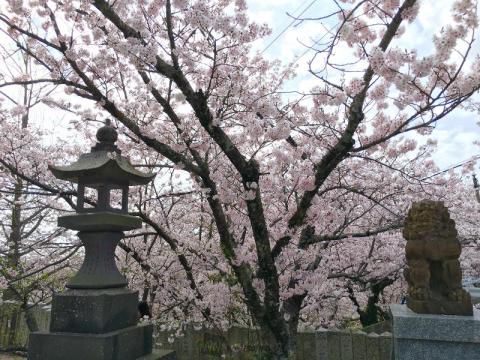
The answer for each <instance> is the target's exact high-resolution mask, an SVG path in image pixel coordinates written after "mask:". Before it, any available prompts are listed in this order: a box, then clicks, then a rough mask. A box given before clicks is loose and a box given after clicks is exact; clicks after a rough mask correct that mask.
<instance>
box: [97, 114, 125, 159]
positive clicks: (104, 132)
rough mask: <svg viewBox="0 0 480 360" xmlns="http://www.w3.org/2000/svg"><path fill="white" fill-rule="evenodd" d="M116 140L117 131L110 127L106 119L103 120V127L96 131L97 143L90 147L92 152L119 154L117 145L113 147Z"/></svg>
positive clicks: (110, 124)
mask: <svg viewBox="0 0 480 360" xmlns="http://www.w3.org/2000/svg"><path fill="white" fill-rule="evenodd" d="M117 139H118V133H117V130H115V128H114V127H113V126H112V122H111V121H110V119H107V120H105V125H104V126H102V127H101V128H100V129H98V131H97V140H98V143H97V144H96V145H95V146H94V147H92V151H115V152H117V153H120V150H119V149H118V148H117V145H115V141H117Z"/></svg>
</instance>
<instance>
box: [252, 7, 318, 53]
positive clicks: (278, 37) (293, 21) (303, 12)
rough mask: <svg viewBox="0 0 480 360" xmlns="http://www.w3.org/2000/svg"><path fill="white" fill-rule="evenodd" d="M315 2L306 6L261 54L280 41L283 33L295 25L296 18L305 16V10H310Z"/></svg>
mask: <svg viewBox="0 0 480 360" xmlns="http://www.w3.org/2000/svg"><path fill="white" fill-rule="evenodd" d="M307 1H308V0H305V1H304V2H303V3H302V4H301V5H300V6H299V7H297V8H296V9H295V10H294V13H295V12H296V11H297V10H299V9H300V8H301V7H302V6H303V5H305V4H306V3H307ZM316 2H317V0H313V1H312V2H311V3H310V4H308V6H307V7H306V8H305V9H303V11H302V12H301V13H300V14H298V15H296V16H295V18H294V19H293V20H292V21H291V22H290V24H288V25H287V26H286V27H285V28H284V29H283V30H282V31H281V32H280V34H278V35H277V36H276V37H275V39H273V40H272V41H271V42H270V43H269V44H268V45H267V47H266V48H265V49H263V51H262V52H261V54H263V53H264V52H265V51H267V50H268V49H269V48H270V47H271V46H272V45H273V44H274V43H275V42H276V41H277V40H278V39H280V37H281V36H282V35H283V34H285V32H286V31H287V30H288V29H289V28H290V27H291V26H292V25H293V24H295V23H296V22H297V21H298V18H299V17H300V16H302V15H303V14H305V12H307V10H308V9H310V8H311V7H312V6H313V4H315V3H316Z"/></svg>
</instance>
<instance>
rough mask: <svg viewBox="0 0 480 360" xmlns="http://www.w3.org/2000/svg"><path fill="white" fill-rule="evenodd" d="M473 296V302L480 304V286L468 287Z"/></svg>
mask: <svg viewBox="0 0 480 360" xmlns="http://www.w3.org/2000/svg"><path fill="white" fill-rule="evenodd" d="M465 290H467V291H468V292H469V293H470V296H471V297H472V304H480V287H469V288H466V289H465Z"/></svg>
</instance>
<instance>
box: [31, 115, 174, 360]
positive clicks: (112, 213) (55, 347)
mask: <svg viewBox="0 0 480 360" xmlns="http://www.w3.org/2000/svg"><path fill="white" fill-rule="evenodd" d="M117 137H118V135H117V132H116V130H115V129H114V128H113V127H112V126H111V124H110V122H109V121H107V122H106V124H105V126H103V127H102V128H100V129H99V130H98V132H97V140H98V142H97V144H96V145H95V146H93V147H92V149H91V152H90V153H87V154H83V155H81V156H80V158H79V159H78V160H77V161H76V162H74V163H73V164H71V165H67V166H49V169H50V170H51V171H52V173H53V174H54V175H55V176H56V177H57V178H59V179H62V180H67V181H71V182H74V183H77V184H78V197H77V199H78V200H77V209H76V210H77V211H76V214H72V215H65V216H61V217H59V219H58V225H59V226H61V227H65V228H67V229H71V230H76V231H78V236H79V238H80V239H81V241H82V243H83V245H84V247H85V259H84V262H83V264H82V266H81V268H80V270H79V271H78V273H77V274H76V275H75V276H74V277H73V278H72V279H71V280H70V281H69V282H68V284H67V285H66V287H67V290H66V291H65V292H63V293H60V294H55V295H54V297H53V301H52V314H51V321H50V331H49V332H36V333H32V334H31V335H30V339H29V353H28V359H30V360H46V359H48V360H65V359H69V360H77V359H78V360H84V359H89V360H136V359H151V360H154V359H174V355H173V353H168V354H158V353H152V325H145V324H143V325H137V322H138V318H139V316H138V310H137V305H138V293H137V292H134V291H131V290H129V289H128V288H127V287H126V286H127V281H126V279H125V277H124V276H123V275H122V274H121V273H120V272H119V271H118V269H117V266H116V264H115V248H116V246H117V244H118V242H119V241H120V239H121V238H122V237H123V232H124V231H128V230H133V229H137V228H140V227H141V224H142V222H141V220H140V219H139V218H137V217H134V216H130V215H128V190H129V186H136V185H145V184H147V183H148V182H150V181H151V180H152V179H153V178H154V176H155V175H154V174H145V173H142V172H140V171H138V170H136V169H135V168H134V167H133V166H132V165H131V164H130V162H129V161H128V159H126V158H125V157H123V156H122V155H121V152H120V150H119V149H118V148H117V146H116V145H115V142H116V140H117ZM88 188H90V189H91V190H92V191H93V192H96V193H97V201H96V203H95V204H94V206H90V207H89V206H87V200H86V198H85V195H86V190H87V189H88ZM113 192H119V193H120V196H121V201H120V206H115V204H112V200H113V197H112V194H113ZM88 202H89V203H91V202H90V201H88ZM91 204H92V203H91ZM92 205H93V204H92Z"/></svg>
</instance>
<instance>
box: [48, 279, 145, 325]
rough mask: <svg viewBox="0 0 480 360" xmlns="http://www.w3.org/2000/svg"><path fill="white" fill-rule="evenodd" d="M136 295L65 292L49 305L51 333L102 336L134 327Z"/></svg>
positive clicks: (119, 291) (128, 292)
mask: <svg viewBox="0 0 480 360" xmlns="http://www.w3.org/2000/svg"><path fill="white" fill-rule="evenodd" d="M137 305H138V292H134V291H132V290H129V289H126V288H125V289H103V290H67V291H65V292H63V293H61V294H56V295H54V297H53V302H52V317H51V322H50V331H51V332H71V333H72V332H73V333H90V334H101V333H107V332H111V331H115V330H119V329H123V328H127V327H131V326H134V325H136V324H137V321H138V309H137Z"/></svg>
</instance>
